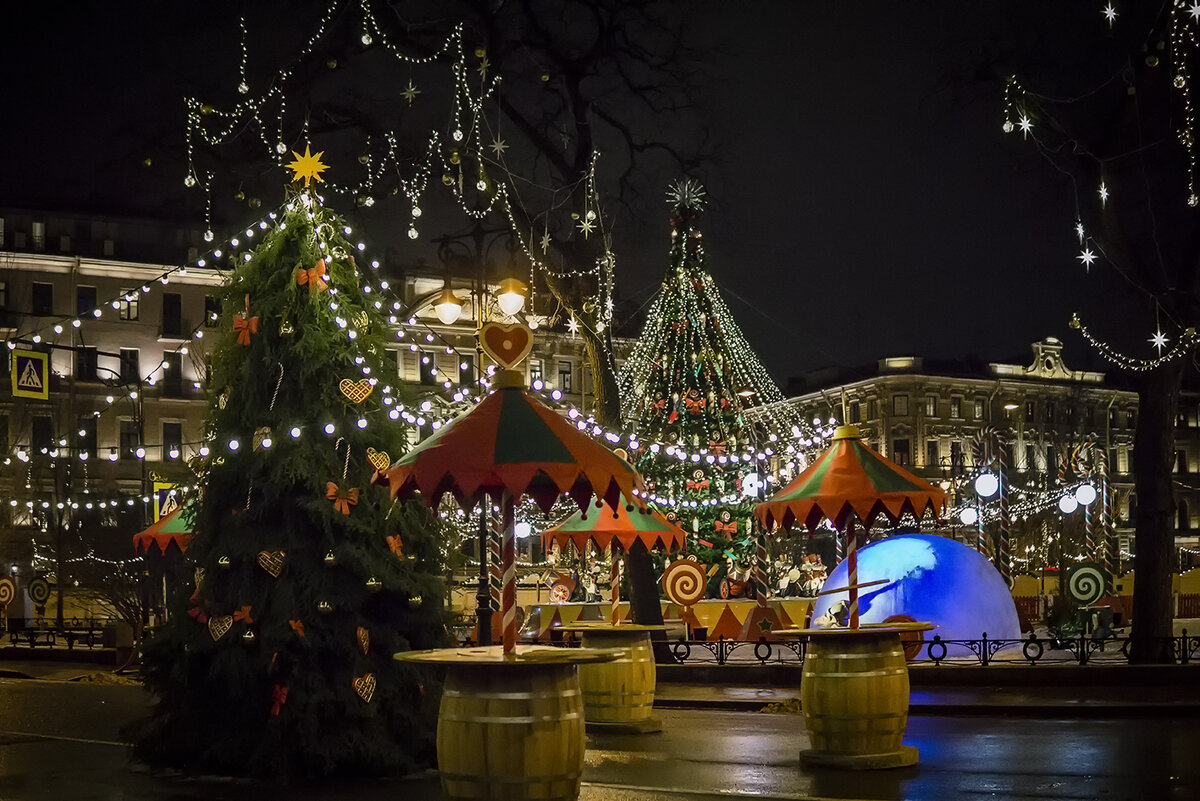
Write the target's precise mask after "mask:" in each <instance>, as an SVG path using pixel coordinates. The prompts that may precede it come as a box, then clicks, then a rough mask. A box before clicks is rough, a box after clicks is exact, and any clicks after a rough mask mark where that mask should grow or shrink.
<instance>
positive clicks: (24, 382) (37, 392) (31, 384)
mask: <svg viewBox="0 0 1200 801" xmlns="http://www.w3.org/2000/svg"><path fill="white" fill-rule="evenodd" d="M9 364H10V365H11V367H12V394H13V397H14V398H33V399H34V400H49V399H50V355H49V354H48V353H38V352H37V351H35V350H20V349H17V350H14V351H12V361H11V362H10V363H9Z"/></svg>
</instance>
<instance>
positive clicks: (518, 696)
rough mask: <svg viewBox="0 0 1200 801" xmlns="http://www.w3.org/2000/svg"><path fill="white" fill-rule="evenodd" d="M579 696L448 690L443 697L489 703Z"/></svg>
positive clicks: (575, 692) (564, 692) (573, 692)
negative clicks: (480, 700) (479, 700)
mask: <svg viewBox="0 0 1200 801" xmlns="http://www.w3.org/2000/svg"><path fill="white" fill-rule="evenodd" d="M577 695H579V690H561V691H559V692H552V693H547V692H522V693H481V692H475V691H470V692H463V691H462V690H453V689H446V690H442V696H443V697H447V698H470V699H472V700H478V699H484V700H488V701H527V700H530V699H533V698H574V697H575V696H577Z"/></svg>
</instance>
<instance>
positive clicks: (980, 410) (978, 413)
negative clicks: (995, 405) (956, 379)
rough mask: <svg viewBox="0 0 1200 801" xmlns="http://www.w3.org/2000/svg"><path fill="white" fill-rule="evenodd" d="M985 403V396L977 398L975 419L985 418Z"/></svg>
mask: <svg viewBox="0 0 1200 801" xmlns="http://www.w3.org/2000/svg"><path fill="white" fill-rule="evenodd" d="M983 405H984V400H983V398H976V399H975V419H976V420H982V419H983Z"/></svg>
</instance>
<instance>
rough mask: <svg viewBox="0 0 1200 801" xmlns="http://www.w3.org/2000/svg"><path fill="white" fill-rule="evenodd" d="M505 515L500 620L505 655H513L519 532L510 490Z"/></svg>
mask: <svg viewBox="0 0 1200 801" xmlns="http://www.w3.org/2000/svg"><path fill="white" fill-rule="evenodd" d="M500 509H501V514H502V515H503V525H504V533H503V541H502V542H501V545H500V567H501V574H502V575H503V576H504V586H503V588H502V589H501V590H500V619H501V622H502V625H503V626H504V635H503V637H502V639H501V643H502V644H503V649H504V653H505V654H506V655H507V654H511V653H513V652H514V651H516V648H517V536H516V534H517V532H516V508H515V505H514V503H513V497H512V495H511V494H510V493H509V491H508V490H505V491H504V494H503V495H502V496H501V498H500Z"/></svg>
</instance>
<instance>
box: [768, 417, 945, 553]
mask: <svg viewBox="0 0 1200 801" xmlns="http://www.w3.org/2000/svg"><path fill="white" fill-rule="evenodd" d="M861 437H862V435H861V434H860V433H859V431H858V429H857V428H855V427H854V426H839V427H838V429H837V432H836V433H835V434H834V437H833V440H834V442H833V446H832V447H831V448H830V449H829V450H828V451H826V452H825V453H824V454H822V455H821V457H820V458H819V459H817V461H816V462H814V463H813V465H812V466H811V467H809V468H808V469H807V470H805V471H804V472H803V473H801V474H800V475H799V476H797V477H796V478H795V479H794V480H793V481H792V482H791V483H790V484H788V485H787V486H786V487H784V488H783V489H782V490H780V492H779V493H778V494H777V495H775V497H773V498H771V499H770V500H768V501H765V502H763V503H760V504H758V506H756V507H755V509H754V513H755V515H756V516H757V517H758V519H759V521H760V522H761V523H762V524H763V525H764V526H766V527H767V528H771V527H772V526H774V525H779V526H782V527H783V528H791V526H792V524H793V523H797V522H799V523H801V524H803V525H805V526H807V527H808V528H809V529H813V528H816V527H817V526H818V525H819V524H820V522H821V520H822V519H828V520H829V521H830V522H832V523H833V525H834V527H835V528H837V529H839V530H841V529H842V528H843V526H844V525H845V523H846V520H847V519H848V518H849V517H850V515H851V514H854V515H856V516H857V517H858V519H859V520H862V521H863V523H865V524H866V525H868V526H869V525H871V522H872V521H873V520H874V519H875V518H876V517H878V516H879V515H883V516H884V517H886V518H887V519H888V520H889V521H890V522H891V523H893V524H894V523H896V522H898V521H899V519H900V516H901V515H903V514H904V513H905V512H908V513H909V514H911V515H913V517H916V518H920V517H921V516H922V515H924V514H925V512H926V511H930V510H932V511H933V512H934V514H937V513H938V512H939V511H940V510H942V509H943V508H945V506H946V493H945V492H943V491H942V490H941V489H939V488H938V487H935V486H934V485H933V484H930V483H929V482H928V481H925V480H924V479H922V478H918V477H917V476H914V475H913V474H912V473H910V472H908V471H907V470H905V469H904V468H902V467H900V466H898V465H896V464H894V463H893V462H891V461H889V460H888V459H885V458H883V457H882V456H880V455H879V454H878V453H876V452H875V451H873V450H871V449H870V448H868V447H867V446H866V445H864V444H863V443H862V439H861Z"/></svg>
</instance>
